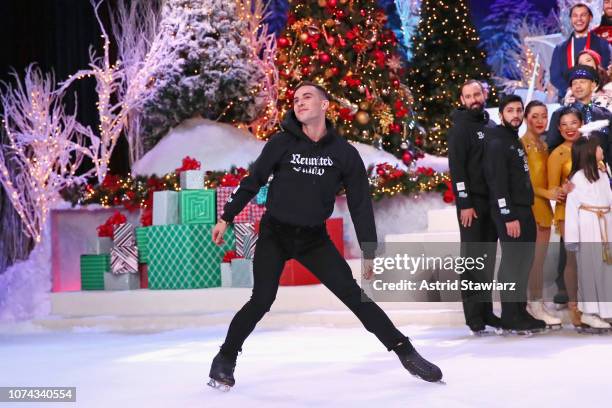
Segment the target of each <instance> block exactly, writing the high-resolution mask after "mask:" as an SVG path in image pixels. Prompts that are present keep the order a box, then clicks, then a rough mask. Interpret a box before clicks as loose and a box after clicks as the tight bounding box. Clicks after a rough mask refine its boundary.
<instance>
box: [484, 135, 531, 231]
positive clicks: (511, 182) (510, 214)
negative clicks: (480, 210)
mask: <svg viewBox="0 0 612 408" xmlns="http://www.w3.org/2000/svg"><path fill="white" fill-rule="evenodd" d="M485 132H486V137H487V141H486V146H485V156H484V167H485V177H486V179H487V184H488V185H489V189H490V190H491V197H490V202H491V205H492V206H493V207H494V208H497V209H498V211H499V216H500V217H501V219H502V220H503V221H504V222H510V221H514V220H517V219H518V214H517V212H516V211H515V207H517V206H519V207H520V206H523V207H528V206H531V205H533V188H532V186H531V179H530V177H529V166H528V165H527V154H526V153H525V151H524V150H523V145H522V143H521V141H520V140H519V136H518V130H514V129H510V128H508V127H506V126H502V125H499V126H496V127H494V128H488V129H486V130H485ZM493 214H497V212H495V211H494V212H493Z"/></svg>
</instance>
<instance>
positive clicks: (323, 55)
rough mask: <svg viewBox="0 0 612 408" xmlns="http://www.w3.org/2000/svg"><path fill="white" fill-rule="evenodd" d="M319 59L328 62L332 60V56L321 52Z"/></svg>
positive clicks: (324, 62)
mask: <svg viewBox="0 0 612 408" xmlns="http://www.w3.org/2000/svg"><path fill="white" fill-rule="evenodd" d="M319 61H321V62H322V63H323V64H328V63H329V61H331V57H330V56H329V54H327V53H325V52H322V53H321V54H319Z"/></svg>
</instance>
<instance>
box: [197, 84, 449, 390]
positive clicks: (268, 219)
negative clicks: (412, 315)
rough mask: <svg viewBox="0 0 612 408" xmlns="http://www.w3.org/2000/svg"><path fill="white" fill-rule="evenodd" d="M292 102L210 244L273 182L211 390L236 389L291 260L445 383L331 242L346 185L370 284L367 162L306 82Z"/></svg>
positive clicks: (425, 373) (406, 359) (372, 233)
mask: <svg viewBox="0 0 612 408" xmlns="http://www.w3.org/2000/svg"><path fill="white" fill-rule="evenodd" d="M294 95H295V96H294V100H293V110H291V111H289V112H288V113H287V115H286V116H285V118H284V120H283V123H282V126H283V131H282V132H280V133H278V134H276V135H274V136H273V137H272V138H271V139H270V141H269V142H268V143H266V145H265V146H264V149H263V151H262V153H261V155H260V156H259V157H258V158H257V160H256V161H255V163H254V166H253V169H252V172H251V174H250V175H249V176H247V177H245V178H244V179H243V180H242V182H241V183H240V186H239V187H238V188H237V189H236V190H235V191H234V192H233V194H232V196H231V197H230V199H229V200H228V202H227V204H226V205H225V207H224V211H223V215H222V216H221V219H220V220H219V222H218V223H217V225H216V226H215V227H214V229H213V236H212V239H213V240H214V241H215V242H216V243H217V244H220V243H221V242H222V237H223V233H224V232H225V229H226V228H227V225H228V223H231V222H232V220H233V218H234V217H235V216H236V215H237V214H238V213H239V212H240V211H241V210H242V209H243V208H244V206H245V205H246V204H247V203H248V202H249V201H250V200H251V199H252V198H253V197H254V196H255V195H256V194H257V192H258V191H259V189H260V188H261V187H262V186H263V185H264V184H265V183H266V182H267V181H268V177H269V176H270V175H271V174H272V175H273V179H272V182H271V184H270V188H269V190H268V198H267V201H266V213H265V214H264V216H263V218H262V220H261V225H260V232H259V238H258V240H257V246H256V248H255V256H254V258H253V275H254V285H253V293H252V296H251V299H250V300H249V301H248V302H247V303H246V304H245V305H244V306H243V307H242V309H240V311H238V313H237V314H236V315H235V316H234V318H233V320H232V322H231V324H230V327H229V330H228V333H227V336H226V338H225V342H224V343H223V345H222V346H221V350H220V352H219V354H217V356H216V357H215V358H214V360H213V363H212V367H211V370H210V377H211V382H210V383H209V385H211V386H213V387H217V386H223V387H226V388H227V387H231V386H233V385H234V383H235V380H234V376H233V372H234V368H235V366H236V358H237V355H238V352H239V351H241V349H242V344H243V342H244V341H245V340H246V338H247V337H248V336H249V334H251V332H252V331H253V330H254V329H255V325H256V324H257V322H258V321H259V320H260V319H261V318H262V317H263V316H264V314H265V313H266V312H268V311H269V310H270V307H271V306H272V303H273V302H274V299H275V298H276V292H277V290H278V284H279V279H280V275H281V272H282V270H283V267H284V265H285V262H286V261H287V260H288V259H291V258H295V259H297V260H298V261H299V262H301V263H302V264H303V265H304V266H306V267H307V268H308V269H309V270H310V271H311V272H312V273H313V274H315V275H316V276H317V277H318V278H319V280H320V281H321V282H322V283H323V284H324V285H325V286H326V287H327V288H329V289H330V290H331V291H332V292H333V293H334V294H335V295H336V296H337V297H338V298H339V299H340V300H341V301H342V302H343V303H344V304H345V305H346V306H347V307H348V308H349V309H350V310H351V311H352V312H353V313H355V315H356V316H357V317H358V318H359V320H360V321H361V322H362V323H363V325H364V326H365V328H366V329H367V330H368V331H369V332H371V333H373V334H374V335H375V336H376V337H378V339H379V340H380V341H381V342H382V343H383V344H384V346H385V347H386V348H387V350H389V351H391V350H393V351H395V353H396V354H397V355H398V357H399V358H400V361H401V362H402V364H403V365H404V367H405V368H406V369H407V370H408V371H410V373H411V374H413V375H416V376H418V377H420V378H422V379H424V380H426V381H432V382H434V381H439V380H440V379H441V378H442V372H441V371H440V369H439V368H438V367H436V366H435V365H434V364H432V363H430V362H428V361H427V360H425V359H423V358H422V357H421V356H420V355H419V354H418V353H417V352H416V350H415V349H414V347H412V345H411V343H410V341H409V339H408V338H407V337H406V336H404V335H403V334H402V333H401V332H400V331H399V330H397V328H395V326H394V325H393V323H392V322H391V320H390V319H389V318H388V317H387V315H386V314H385V313H384V312H383V311H382V309H380V307H378V306H377V305H376V303H374V302H372V301H370V300H369V299H368V298H367V296H366V295H365V293H364V292H363V290H362V289H361V288H360V287H359V285H358V284H357V282H356V281H355V279H354V278H353V275H352V272H351V269H350V267H349V265H348V264H347V262H346V261H345V260H344V258H343V257H342V256H341V255H340V254H339V253H338V250H337V249H336V247H335V246H334V245H333V243H332V242H331V240H330V238H329V236H328V235H327V232H326V229H325V220H326V219H327V218H329V217H330V215H331V214H332V211H333V208H334V202H335V199H336V193H337V192H338V191H339V189H340V188H341V187H342V186H343V187H344V188H345V190H346V195H347V201H348V207H349V211H350V213H351V218H352V219H353V223H354V225H355V231H356V233H357V238H358V240H359V243H360V245H361V248H362V251H363V256H364V260H365V261H364V271H363V274H364V278H366V279H370V278H371V277H372V259H373V257H374V252H373V250H372V248H371V247H370V248H368V244H375V243H376V241H377V238H376V226H375V223H374V212H373V209H372V201H371V197H370V192H369V183H368V177H367V173H366V170H365V166H364V164H363V161H362V160H361V157H360V156H359V153H358V152H357V149H355V148H354V147H353V146H351V145H350V144H349V143H348V142H347V141H346V140H345V139H344V138H342V137H340V136H339V135H338V134H337V132H336V130H335V129H334V127H333V126H332V124H331V122H329V121H327V120H326V119H325V112H326V111H327V108H328V106H329V99H328V96H327V93H326V91H325V90H324V89H323V88H321V87H320V86H319V85H316V84H313V83H302V84H300V85H299V86H298V87H297V88H296V91H295V94H294Z"/></svg>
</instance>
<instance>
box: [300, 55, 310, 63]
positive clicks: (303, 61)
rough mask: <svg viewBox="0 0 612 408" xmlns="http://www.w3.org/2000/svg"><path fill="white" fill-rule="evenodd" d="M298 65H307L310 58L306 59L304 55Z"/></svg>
mask: <svg viewBox="0 0 612 408" xmlns="http://www.w3.org/2000/svg"><path fill="white" fill-rule="evenodd" d="M300 63H301V64H302V65H308V64H309V63H310V57H307V56H306V55H304V56H303V57H301V58H300Z"/></svg>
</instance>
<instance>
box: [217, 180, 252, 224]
mask: <svg viewBox="0 0 612 408" xmlns="http://www.w3.org/2000/svg"><path fill="white" fill-rule="evenodd" d="M237 188H238V187H217V218H221V216H222V215H223V207H224V206H225V203H227V200H229V198H230V196H231V195H232V193H233V192H234V190H235V189H237ZM250 206H251V204H250V203H249V204H247V206H246V207H245V208H243V210H242V211H240V213H238V215H237V216H236V217H234V221H233V222H234V223H240V222H250V220H251V217H250Z"/></svg>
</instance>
